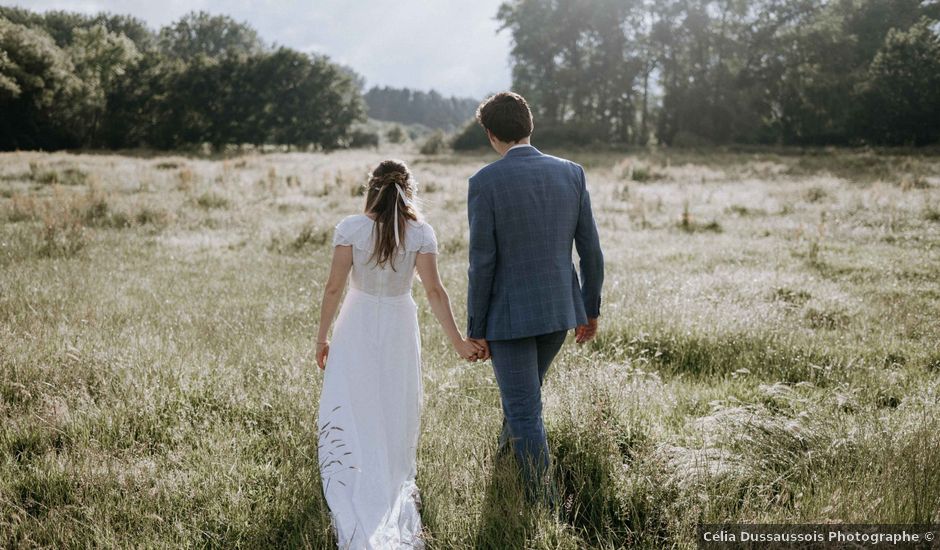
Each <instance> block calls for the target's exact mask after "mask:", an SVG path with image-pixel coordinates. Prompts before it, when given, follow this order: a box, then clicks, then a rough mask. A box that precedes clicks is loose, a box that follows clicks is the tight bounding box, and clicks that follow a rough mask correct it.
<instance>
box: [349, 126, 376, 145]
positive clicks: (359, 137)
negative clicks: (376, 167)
mask: <svg viewBox="0 0 940 550" xmlns="http://www.w3.org/2000/svg"><path fill="white" fill-rule="evenodd" d="M349 146H350V147H351V148H353V149H365V148H367V147H373V148H375V147H378V146H379V135H378V134H377V133H375V132H366V131H364V130H353V131H352V132H350V133H349Z"/></svg>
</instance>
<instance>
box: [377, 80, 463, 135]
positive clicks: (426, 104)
mask: <svg viewBox="0 0 940 550" xmlns="http://www.w3.org/2000/svg"><path fill="white" fill-rule="evenodd" d="M363 98H364V99H365V100H366V105H367V106H368V112H369V117H370V118H374V119H376V120H387V121H391V122H401V123H403V124H423V125H424V126H427V127H429V128H439V129H441V130H446V131H453V130H455V129H457V128H459V127H461V126H462V125H463V124H464V123H465V122H466V121H467V119H469V118H472V117H473V114H474V112H475V111H476V108H477V106H478V105H479V104H480V102H479V100H476V99H471V98H465V97H464V98H459V97H453V96H451V97H444V96H443V95H441V94H440V93H438V92H436V91H434V90H431V91H430V92H422V91H418V90H411V89H408V88H390V87H387V86H385V87H382V88H379V87H378V86H373V87H372V88H371V89H370V90H369V91H368V92H366V93H365V95H364V96H363Z"/></svg>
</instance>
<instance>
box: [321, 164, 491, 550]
mask: <svg viewBox="0 0 940 550" xmlns="http://www.w3.org/2000/svg"><path fill="white" fill-rule="evenodd" d="M414 196H415V181H414V179H413V177H412V176H411V173H410V172H409V171H408V168H407V166H405V164H404V163H402V162H399V161H394V160H386V161H383V162H382V163H381V164H379V166H378V167H377V168H376V169H375V170H374V171H373V172H372V177H371V179H370V180H369V185H368V192H367V193H366V208H365V212H364V213H363V214H358V215H353V216H349V217H347V218H345V219H344V220H343V221H341V222H340V223H339V224H338V225H337V226H336V232H335V234H334V237H333V245H334V249H333V263H332V266H331V268H330V276H329V280H328V281H327V283H326V288H325V289H324V292H323V301H322V304H321V306H320V329H319V334H318V336H317V364H318V365H319V367H320V368H321V369H325V371H326V372H325V374H324V377H323V389H322V391H321V394H320V410H319V418H318V428H319V436H318V437H319V442H318V454H319V466H320V474H321V477H322V481H323V493H324V495H325V496H326V501H327V504H328V505H329V507H330V513H331V516H332V518H333V525H334V528H335V529H336V536H337V541H338V543H339V548H342V549H347V548H348V549H355V550H359V549H363V548H367V549H373V548H375V549H379V548H381V549H388V548H422V547H423V546H424V542H423V539H422V536H421V517H420V515H419V512H418V502H419V498H418V489H417V487H416V486H415V473H416V469H415V453H416V450H417V446H418V430H419V420H420V413H421V400H422V386H421V345H420V334H419V331H418V317H417V311H416V306H415V302H414V300H413V299H412V297H411V286H412V281H413V278H414V273H415V270H416V269H417V272H418V275H419V276H420V280H421V283H422V285H423V286H424V288H425V291H426V292H427V297H428V302H429V303H430V305H431V309H432V310H433V312H434V315H435V316H436V317H437V320H438V321H439V322H440V324H441V326H442V327H443V329H444V332H445V333H446V334H447V336H448V337H449V338H450V341H451V342H452V343H453V345H454V347H455V348H456V350H457V353H459V354H460V355H461V356H462V357H463V358H464V359H467V360H479V359H486V358H487V357H486V352H485V351H484V349H483V348H482V347H480V346H479V345H477V344H475V343H473V342H471V341H469V340H466V339H465V338H463V336H462V335H461V334H460V331H459V330H458V329H457V325H456V323H455V322H454V316H453V313H452V311H451V308H450V300H449V298H448V296H447V291H446V290H445V289H444V286H443V284H442V283H441V280H440V276H439V275H438V272H437V240H436V237H435V235H434V229H433V228H432V227H431V226H430V225H428V224H427V223H425V222H423V221H421V219H420V216H419V213H418V211H417V208H416V204H415V202H414V200H413V199H414ZM350 272H351V273H352V277H351V284H350V287H349V290H348V292H347V294H346V298H345V300H343V303H342V307H341V308H340V310H339V315H338V317H337V318H336V327H335V328H334V329H333V341H332V343H331V342H330V341H328V340H327V335H328V333H329V329H330V325H331V324H332V321H333V317H334V315H335V314H336V309H337V306H339V302H340V297H341V296H342V293H343V290H344V288H345V287H346V280H347V278H348V277H349V275H350ZM327 367H329V368H327Z"/></svg>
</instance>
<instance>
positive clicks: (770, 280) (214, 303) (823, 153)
mask: <svg viewBox="0 0 940 550" xmlns="http://www.w3.org/2000/svg"><path fill="white" fill-rule="evenodd" d="M546 152H549V153H553V154H560V155H562V156H568V157H569V158H572V159H574V160H576V161H578V162H580V163H582V164H583V165H584V166H585V168H586V171H587V176H588V185H589V188H590V190H591V193H592V199H593V203H594V209H595V213H596V217H597V220H598V225H599V230H600V234H601V242H602V245H603V247H604V252H605V258H606V261H607V278H606V284H605V292H604V302H603V307H602V317H601V329H600V334H599V337H598V339H597V340H596V341H594V342H592V343H591V344H589V345H586V346H583V347H578V346H577V345H575V344H574V343H569V344H567V345H566V346H565V348H563V351H562V353H561V354H560V356H559V358H558V360H557V361H556V363H555V364H554V366H553V369H552V370H551V371H550V373H549V375H548V378H547V381H546V387H545V392H544V396H545V397H544V398H545V417H546V423H547V428H548V432H549V438H550V444H551V447H552V450H553V453H554V458H555V467H556V475H557V479H558V480H559V482H560V483H561V485H562V488H563V502H564V504H563V506H562V507H561V509H560V510H559V511H558V513H557V514H551V513H549V512H547V511H545V510H539V509H534V510H533V509H528V508H527V507H525V506H522V505H521V502H520V497H519V492H518V490H517V487H515V486H514V484H513V482H512V481H513V475H512V469H511V464H509V465H507V464H504V463H503V462H502V461H497V460H496V458H495V456H494V454H495V449H496V436H497V433H498V430H499V425H500V411H499V401H498V392H497V388H496V385H495V382H494V380H493V375H492V370H491V366H490V365H489V364H469V363H464V362H462V361H460V360H459V358H458V357H457V356H456V354H454V353H453V352H452V351H451V350H450V349H449V347H448V345H447V343H446V340H445V338H444V336H443V334H442V333H441V331H440V329H439V328H438V326H437V325H436V322H435V321H434V319H433V316H432V314H431V312H430V310H429V309H428V307H427V303H426V300H425V299H424V296H423V292H422V291H421V289H420V287H416V288H415V297H416V300H417V302H418V305H419V315H420V321H421V323H422V341H423V350H424V351H423V353H424V366H423V368H424V391H425V408H424V415H423V419H422V423H423V432H422V440H421V447H420V449H419V456H418V460H419V465H418V485H419V487H420V488H421V490H422V498H423V511H422V513H423V517H424V520H425V524H426V528H427V538H428V541H429V548H432V549H448V550H449V549H461V548H494V549H497V548H498V549H508V548H533V549H577V548H605V549H614V548H630V547H640V548H689V547H692V546H694V540H695V528H696V525H697V524H698V523H699V522H721V521H725V522H782V523H789V522H880V523H928V522H935V523H937V522H940V417H938V415H937V411H938V405H940V156H938V155H937V154H936V153H935V152H934V153H928V152H923V151H921V152H918V151H895V150H861V149H859V150H823V149H819V150H802V151H798V150H760V149H751V150H727V149H710V150H701V151H695V150H655V149H653V150H638V151H627V152H602V151H591V150H588V151H555V150H551V149H546ZM386 157H400V158H403V159H404V160H406V161H408V162H409V163H410V165H411V167H412V170H413V171H414V173H415V175H416V176H417V179H418V180H419V182H420V186H419V194H420V196H421V197H422V200H423V201H424V211H425V214H426V217H427V219H428V221H429V222H430V223H431V224H432V225H433V226H434V227H435V229H436V231H437V235H438V239H439V241H440V243H441V249H440V257H439V258H440V265H441V271H442V276H443V278H444V281H445V283H446V284H447V286H448V289H449V291H450V294H451V299H452V301H453V303H454V305H455V309H456V314H457V316H458V319H460V320H461V323H460V324H461V325H462V324H463V323H462V320H463V319H464V300H465V297H466V256H467V230H466V213H465V199H466V181H467V177H468V176H470V175H471V174H472V173H473V172H474V171H475V170H476V169H478V168H479V167H480V166H482V165H483V164H484V163H486V162H490V161H492V160H494V158H495V157H494V155H493V154H483V153H479V154H463V155H453V154H444V155H439V156H426V155H420V154H417V153H416V152H414V151H413V150H411V149H409V148H406V147H400V148H392V149H385V150H379V151H374V150H370V151H341V152H335V153H329V154H325V153H324V154H320V153H316V154H314V153H309V154H307V153H292V154H287V153H271V154H265V155H260V154H250V155H240V156H232V157H227V158H204V157H186V156H150V155H126V156H119V155H110V154H80V155H79V154H66V153H56V154H46V153H26V152H22V153H4V154H2V155H0V418H2V421H0V546H7V547H14V548H32V547H56V548H86V547H92V546H102V547H224V548H238V547H241V548H262V547H278V548H286V547H300V548H328V547H330V545H331V544H332V538H331V534H330V529H329V518H328V514H327V510H326V508H325V503H324V501H323V498H322V495H321V490H320V479H319V475H318V468H317V465H318V462H317V448H316V441H317V437H316V434H317V428H316V421H315V415H316V409H317V399H318V393H319V389H320V383H321V373H320V372H319V371H318V370H317V368H316V366H315V363H314V356H313V351H314V340H315V328H316V326H315V325H316V319H317V315H318V304H319V299H320V293H321V290H322V285H323V283H324V282H325V279H326V274H327V270H328V267H329V258H330V254H331V249H330V241H331V238H332V230H333V227H334V225H335V224H336V223H337V222H338V221H339V220H340V219H342V218H343V217H344V216H345V215H347V214H351V213H356V212H359V211H360V210H361V208H362V206H363V205H362V203H363V198H364V197H363V187H362V186H363V184H364V183H365V182H366V173H367V172H368V171H369V170H370V169H371V167H372V166H373V165H374V164H376V163H377V162H378V161H379V160H380V159H382V158H386Z"/></svg>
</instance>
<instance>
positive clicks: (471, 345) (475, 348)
mask: <svg viewBox="0 0 940 550" xmlns="http://www.w3.org/2000/svg"><path fill="white" fill-rule="evenodd" d="M454 347H455V348H456V349H457V353H459V354H460V356H461V357H463V358H464V359H466V360H467V361H479V360H480V359H482V358H483V356H484V351H485V350H484V349H483V346H481V345H480V344H477V343H476V342H473V341H472V340H468V339H466V338H462V339H460V341H458V342H456V343H454Z"/></svg>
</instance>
